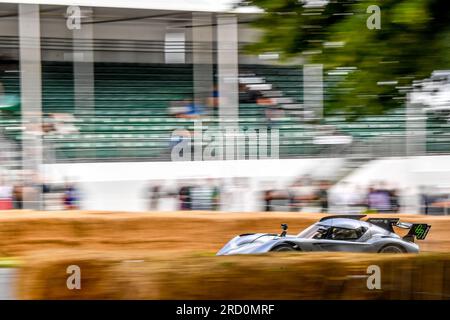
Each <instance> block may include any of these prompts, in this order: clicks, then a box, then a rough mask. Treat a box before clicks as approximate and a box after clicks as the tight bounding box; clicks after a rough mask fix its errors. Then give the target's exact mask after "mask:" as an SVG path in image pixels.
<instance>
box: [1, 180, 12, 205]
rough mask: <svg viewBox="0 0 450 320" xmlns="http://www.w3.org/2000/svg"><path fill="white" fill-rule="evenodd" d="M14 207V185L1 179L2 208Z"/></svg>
mask: <svg viewBox="0 0 450 320" xmlns="http://www.w3.org/2000/svg"><path fill="white" fill-rule="evenodd" d="M12 208H13V187H12V186H10V185H8V184H7V183H5V181H4V180H0V210H10V209H12Z"/></svg>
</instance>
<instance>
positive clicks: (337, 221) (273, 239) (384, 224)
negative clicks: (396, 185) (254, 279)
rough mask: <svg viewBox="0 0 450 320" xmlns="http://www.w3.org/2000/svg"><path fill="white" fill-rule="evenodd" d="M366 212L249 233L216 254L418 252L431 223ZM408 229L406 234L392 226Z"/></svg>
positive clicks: (283, 225) (232, 240) (237, 238)
mask: <svg viewBox="0 0 450 320" xmlns="http://www.w3.org/2000/svg"><path fill="white" fill-rule="evenodd" d="M364 217H365V215H337V216H327V217H324V218H322V219H320V221H318V222H316V223H314V224H313V225H311V226H310V227H308V228H307V229H305V230H303V231H302V232H300V233H299V234H297V235H288V234H287V229H288V226H287V225H286V224H282V225H281V227H282V232H281V234H270V233H246V234H241V235H239V236H237V237H235V238H233V239H231V240H230V241H229V242H228V243H227V244H226V245H225V246H224V247H223V248H222V249H221V250H220V251H219V252H218V253H217V255H232V254H256V253H265V252H269V251H348V252H375V253H376V252H380V253H418V252H419V246H418V245H417V244H416V243H414V240H415V239H417V240H424V239H425V238H426V236H427V234H428V231H429V230H430V228H431V226H430V225H428V224H411V223H404V222H400V220H399V219H398V218H369V219H367V220H365V221H362V220H361V219H362V218H364ZM394 226H396V227H399V228H403V229H409V231H408V233H407V234H406V236H404V237H400V236H399V235H398V234H396V233H395V232H394V229H393V227H394Z"/></svg>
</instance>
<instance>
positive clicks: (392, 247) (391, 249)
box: [378, 244, 406, 253]
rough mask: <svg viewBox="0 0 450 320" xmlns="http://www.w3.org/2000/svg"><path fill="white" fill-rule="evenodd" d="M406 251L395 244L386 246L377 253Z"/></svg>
mask: <svg viewBox="0 0 450 320" xmlns="http://www.w3.org/2000/svg"><path fill="white" fill-rule="evenodd" d="M405 252H406V250H405V249H404V248H403V247H402V246H399V245H397V244H387V245H385V246H384V247H383V248H381V249H380V251H378V253H405Z"/></svg>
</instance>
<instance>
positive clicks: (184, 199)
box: [178, 185, 192, 210]
mask: <svg viewBox="0 0 450 320" xmlns="http://www.w3.org/2000/svg"><path fill="white" fill-rule="evenodd" d="M191 188H192V187H191V186H187V185H184V186H182V187H181V188H180V190H179V191H178V200H179V203H180V210H191V209H192V197H191Z"/></svg>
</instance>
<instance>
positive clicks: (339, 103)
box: [0, 0, 450, 215]
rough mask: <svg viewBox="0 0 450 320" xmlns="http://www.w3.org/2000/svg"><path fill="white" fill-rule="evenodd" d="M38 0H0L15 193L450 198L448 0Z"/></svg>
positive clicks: (135, 199)
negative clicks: (247, 144)
mask: <svg viewBox="0 0 450 320" xmlns="http://www.w3.org/2000/svg"><path fill="white" fill-rule="evenodd" d="M39 2H40V3H41V4H24V3H21V2H20V1H9V3H8V1H1V3H0V43H1V45H0V112H1V114H0V145H1V148H0V150H1V153H0V168H1V173H0V209H22V208H25V209H39V210H61V209H67V210H69V209H85V210H122V211H123V210H126V211H146V210H151V211H175V210H217V211H235V212H246V211H295V212H300V211H303V212H336V213H339V212H362V211H363V212H394V213H396V212H406V213H422V214H439V215H444V214H448V211H449V209H448V207H449V201H450V199H449V194H450V166H449V165H448V164H449V163H450V125H449V120H450V48H449V46H450V45H449V44H450V41H449V39H450V30H449V23H448V22H449V17H450V16H449V15H450V6H449V4H448V1H445V0H414V1H411V0H408V1H406V0H396V1H393V0H389V1H352V0H347V1H326V0H323V1H316V0H304V1H297V0H295V1H294V0H253V1H190V2H189V3H185V2H183V1H172V2H171V3H170V4H168V3H165V2H164V1H146V2H145V3H141V2H137V1H131V2H130V1H128V2H127V3H124V2H123V1H100V2H95V3H94V2H91V3H90V2H89V1H85V2H86V6H81V7H80V6H70V3H67V1H61V4H60V5H48V4H46V1H39ZM52 3H55V1H52ZM198 124H201V126H202V128H200V129H199V130H197V129H196V125H198ZM207 130H208V132H209V133H211V132H213V133H214V132H215V133H223V132H225V131H224V130H230V132H231V136H232V137H234V136H237V135H238V133H239V132H241V133H245V132H250V131H251V130H255V132H258V133H259V134H258V136H257V141H258V147H261V141H264V139H266V138H267V140H268V142H267V143H266V144H265V147H264V145H263V148H262V149H261V148H259V149H258V150H259V151H258V153H257V154H256V157H252V156H251V152H250V149H245V148H244V153H241V154H240V157H238V156H235V154H236V153H228V152H227V153H226V155H224V154H221V153H220V152H218V151H217V150H216V151H214V152H212V153H211V154H212V155H213V156H214V157H213V159H212V160H211V159H210V160H208V161H201V160H205V159H204V157H203V158H202V156H200V158H199V157H197V153H196V152H192V154H191V153H190V151H191V149H192V150H194V149H195V150H200V153H203V152H205V150H206V148H208V145H210V143H211V139H209V138H208V137H207V136H206V135H205V132H206V131H207ZM250 140H251V139H250V138H249V140H248V141H250ZM236 141H237V140H236ZM236 141H235V140H234V139H231V142H230V141H228V140H227V141H226V142H225V140H224V141H222V140H220V141H219V144H220V143H221V144H222V146H223V147H224V148H225V149H226V148H231V149H233V148H235V147H236V146H237V144H238V143H236ZM180 146H183V148H184V151H183V156H184V157H183V159H182V160H184V161H173V160H174V157H173V155H174V150H178V149H177V148H179V147H180ZM198 148H200V149H198ZM227 150H228V149H227ZM194 153H195V154H194Z"/></svg>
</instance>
